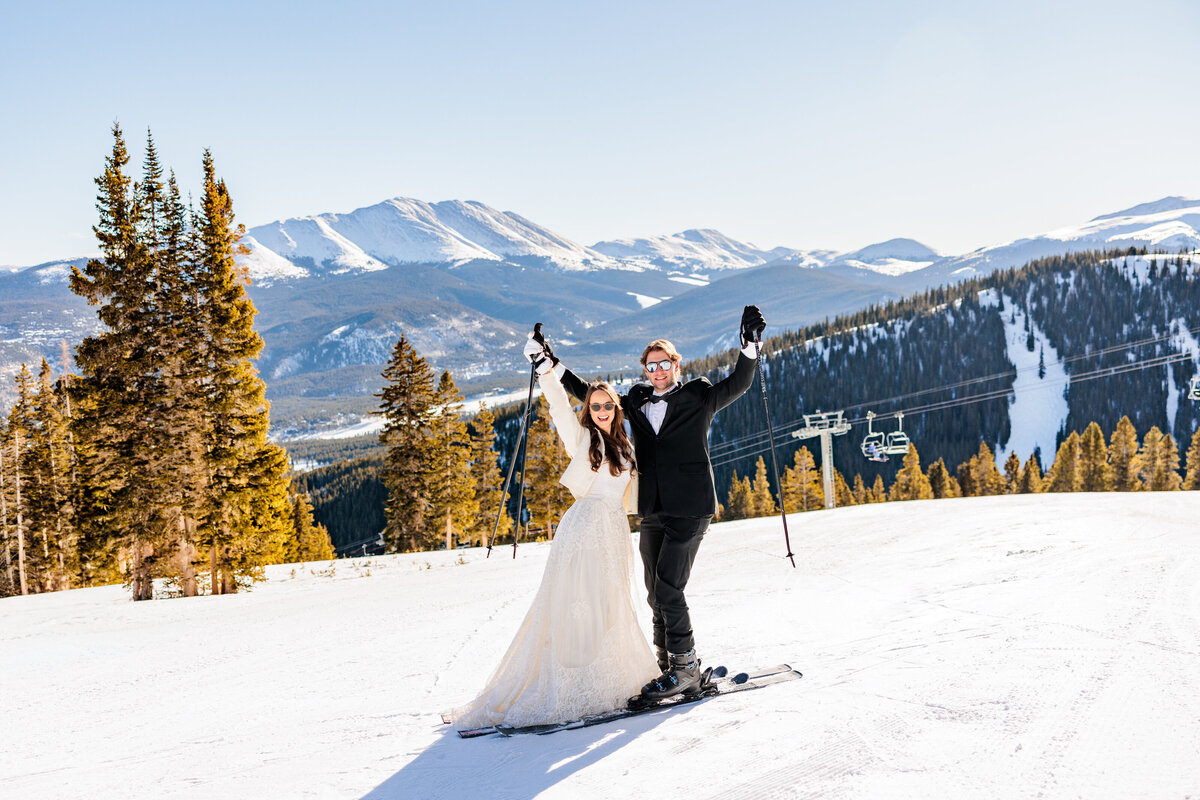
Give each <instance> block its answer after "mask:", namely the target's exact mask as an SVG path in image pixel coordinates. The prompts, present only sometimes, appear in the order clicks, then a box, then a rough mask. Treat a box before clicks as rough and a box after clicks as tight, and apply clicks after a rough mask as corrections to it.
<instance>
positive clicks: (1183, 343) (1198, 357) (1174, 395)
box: [1166, 317, 1200, 433]
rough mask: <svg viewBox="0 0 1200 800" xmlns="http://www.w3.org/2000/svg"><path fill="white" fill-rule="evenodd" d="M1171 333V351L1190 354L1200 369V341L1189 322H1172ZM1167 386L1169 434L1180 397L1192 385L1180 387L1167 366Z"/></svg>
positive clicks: (1171, 369)
mask: <svg viewBox="0 0 1200 800" xmlns="http://www.w3.org/2000/svg"><path fill="white" fill-rule="evenodd" d="M1168 327H1169V329H1170V331H1171V342H1170V347H1171V350H1172V351H1174V352H1177V353H1188V354H1190V355H1191V360H1192V363H1193V365H1196V366H1197V367H1200V341H1197V339H1196V337H1195V336H1194V335H1193V334H1192V331H1191V329H1190V328H1189V327H1188V321H1187V320H1186V319H1184V318H1182V317H1179V318H1177V319H1175V320H1173V321H1172V322H1171V324H1170V325H1169V326H1168ZM1166 371H1167V375H1166V385H1167V432H1168V433H1170V432H1171V431H1174V430H1175V417H1176V415H1177V414H1178V413H1179V396H1180V394H1181V393H1182V394H1184V395H1185V396H1186V392H1187V391H1188V389H1190V384H1187V382H1185V385H1184V386H1179V385H1177V384H1176V383H1175V369H1174V367H1173V366H1172V365H1170V364H1168V365H1167V366H1166ZM1196 374H1200V369H1197V370H1196Z"/></svg>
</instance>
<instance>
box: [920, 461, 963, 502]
mask: <svg viewBox="0 0 1200 800" xmlns="http://www.w3.org/2000/svg"><path fill="white" fill-rule="evenodd" d="M928 478H929V489H930V491H931V492H933V496H934V497H935V498H937V499H938V500H941V499H943V498H947V497H962V489H960V488H959V487H958V481H957V480H955V478H954V476H953V475H951V474H950V470H948V469H946V462H945V460H944V459H941V458H939V459H938V460H937V461H935V462H933V464H932V465H930V467H929V474H928Z"/></svg>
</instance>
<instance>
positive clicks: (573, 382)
mask: <svg viewBox="0 0 1200 800" xmlns="http://www.w3.org/2000/svg"><path fill="white" fill-rule="evenodd" d="M560 369H561V370H562V375H559V376H558V379H559V381H561V382H562V385H563V388H564V389H566V390H567V394H569V395H571V396H573V397H576V398H578V399H579V400H586V399H587V390H588V385H587V381H585V380H583V379H582V378H580V377H579V376H578V375H576V374H575V373H574V372H571V370H569V369H567V365H566V364H563V363H562V362H561V361H560V362H559V363H558V366H557V367H555V370H554V371H555V372H558V371H559V370H560Z"/></svg>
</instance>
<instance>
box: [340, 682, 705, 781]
mask: <svg viewBox="0 0 1200 800" xmlns="http://www.w3.org/2000/svg"><path fill="white" fill-rule="evenodd" d="M697 705H701V704H700V703H697V704H689V705H686V706H683V707H681V708H673V709H663V710H662V711H658V712H653V713H649V714H643V715H641V716H637V717H630V718H628V719H623V720H617V721H616V722H610V723H606V724H602V725H595V726H593V727H590V728H579V729H576V730H570V731H560V732H558V733H554V734H550V735H547V736H537V735H534V734H523V735H520V736H513V737H511V738H504V737H502V736H499V735H496V736H489V737H486V738H478V739H460V738H459V737H458V735H457V734H456V733H455V731H454V727H453V726H452V725H446V726H444V727H443V729H442V731H441V736H440V738H439V739H438V740H437V741H435V742H434V743H433V744H431V745H430V746H429V747H427V748H426V749H425V750H424V751H423V752H422V753H421V754H420V755H419V756H417V757H416V758H415V759H414V760H413V761H411V762H409V763H408V764H407V765H405V767H404V768H403V769H401V770H400V771H399V772H397V773H396V774H395V775H393V776H392V777H390V778H388V779H387V780H386V781H384V782H383V783H381V784H379V785H378V786H376V787H375V788H374V789H372V790H371V791H370V792H368V793H367V794H365V795H363V797H362V799H361V800H414V798H421V800H441V799H442V798H445V800H458V799H459V798H463V797H487V798H494V799H495V800H530V798H533V797H536V796H537V795H539V794H541V793H542V792H544V791H546V790H547V789H549V788H550V787H551V786H554V785H555V784H557V783H560V782H562V781H564V780H566V779H567V778H569V777H571V776H572V775H574V774H575V773H576V772H579V771H580V770H583V769H586V768H587V767H589V766H591V765H592V764H596V763H598V762H600V761H602V760H603V759H605V758H608V757H609V756H610V755H612V754H613V753H615V752H617V751H618V750H620V749H621V748H622V747H625V746H626V745H628V744H631V743H632V742H633V741H634V740H635V739H637V738H638V737H639V736H641V735H642V734H644V733H646V732H648V731H650V730H653V729H654V728H656V727H657V726H658V725H659V724H661V723H662V722H663V721H664V720H666V719H668V718H669V717H671V716H675V715H678V714H686V713H687V712H688V711H690V710H691V709H693V708H695V707H696V706H697Z"/></svg>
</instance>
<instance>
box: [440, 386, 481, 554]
mask: <svg viewBox="0 0 1200 800" xmlns="http://www.w3.org/2000/svg"><path fill="white" fill-rule="evenodd" d="M462 400H463V398H462V395H461V394H459V393H458V387H457V386H455V385H454V379H453V378H452V377H450V373H449V372H443V373H442V375H441V378H439V379H438V386H437V390H436V391H435V393H434V398H433V403H434V408H435V409H436V411H435V412H434V415H433V419H432V420H431V426H430V427H431V436H430V470H429V479H428V486H429V502H430V510H429V516H430V519H431V521H438V520H440V521H441V529H442V532H443V534H444V536H445V542H446V549H447V550H449V549H451V548H453V547H454V546H455V543H456V542H457V540H458V538H459V536H460V535H461V536H463V538H466V532H467V530H468V529H469V528H471V527H472V526H473V525H474V524H475V521H476V519H477V517H478V514H479V501H478V500H476V499H475V479H474V477H473V476H472V475H471V440H470V436H469V435H468V434H467V425H466V423H465V422H463V420H462V417H460V416H459V409H460V407H461V405H462Z"/></svg>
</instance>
